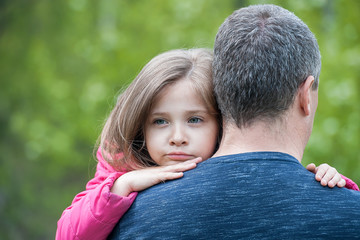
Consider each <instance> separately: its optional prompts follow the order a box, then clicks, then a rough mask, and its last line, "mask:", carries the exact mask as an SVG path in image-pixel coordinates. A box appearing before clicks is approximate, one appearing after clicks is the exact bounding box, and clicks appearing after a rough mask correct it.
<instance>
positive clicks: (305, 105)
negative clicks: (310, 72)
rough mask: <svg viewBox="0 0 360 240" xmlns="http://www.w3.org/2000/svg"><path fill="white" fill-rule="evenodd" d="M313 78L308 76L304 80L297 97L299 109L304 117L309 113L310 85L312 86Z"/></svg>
mask: <svg viewBox="0 0 360 240" xmlns="http://www.w3.org/2000/svg"><path fill="white" fill-rule="evenodd" d="M314 81H315V79H314V77H313V76H308V77H307V78H306V80H305V81H304V82H303V83H302V84H301V85H300V88H299V97H300V108H301V109H302V111H303V112H304V114H305V115H306V116H308V115H310V113H311V104H310V103H311V102H310V100H311V91H312V85H313V84H314Z"/></svg>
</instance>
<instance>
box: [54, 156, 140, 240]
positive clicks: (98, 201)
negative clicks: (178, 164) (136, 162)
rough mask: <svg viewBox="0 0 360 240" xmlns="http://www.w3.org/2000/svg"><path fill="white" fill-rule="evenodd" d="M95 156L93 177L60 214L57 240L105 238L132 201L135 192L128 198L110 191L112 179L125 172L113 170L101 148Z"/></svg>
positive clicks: (113, 180)
mask: <svg viewBox="0 0 360 240" xmlns="http://www.w3.org/2000/svg"><path fill="white" fill-rule="evenodd" d="M97 159H98V161H99V162H98V164H97V168H96V173H95V177H94V178H93V179H91V180H90V181H89V182H88V183H87V184H86V190H85V191H83V192H81V193H79V194H77V195H76V196H75V198H74V200H73V202H72V204H71V206H69V207H68V208H66V209H65V210H64V212H63V213H62V215H61V218H60V219H59V221H58V223H57V231H56V240H60V239H61V240H68V239H106V238H107V236H108V235H109V234H110V233H111V231H112V229H113V228H114V226H115V225H116V223H117V222H118V221H119V219H120V218H121V217H122V216H123V215H124V214H125V212H126V211H127V210H128V209H129V207H130V206H131V204H132V203H133V201H134V200H135V197H136V195H137V193H135V192H134V193H131V194H130V195H129V196H128V197H121V196H119V195H116V194H114V193H111V192H110V189H111V187H112V186H113V184H114V182H115V180H116V179H117V178H118V177H120V176H121V175H122V174H124V172H116V171H115V170H114V169H113V168H112V167H111V166H110V165H109V164H108V163H107V162H106V161H105V160H104V159H103V157H102V155H101V151H100V150H98V152H97Z"/></svg>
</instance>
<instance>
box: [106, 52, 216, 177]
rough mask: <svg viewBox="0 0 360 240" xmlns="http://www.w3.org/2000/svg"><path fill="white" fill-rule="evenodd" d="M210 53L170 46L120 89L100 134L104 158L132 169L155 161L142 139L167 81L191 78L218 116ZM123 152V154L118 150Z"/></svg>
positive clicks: (199, 92)
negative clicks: (157, 99)
mask: <svg viewBox="0 0 360 240" xmlns="http://www.w3.org/2000/svg"><path fill="white" fill-rule="evenodd" d="M212 61H213V54H212V52H211V51H210V50H208V49H188V50H183V49H179V50H171V51H167V52H164V53H162V54H159V55H157V56H156V57H154V58H153V59H152V60H151V61H150V62H148V63H147V64H146V65H145V66H144V68H143V69H142V70H141V71H140V73H139V74H138V75H137V77H136V78H135V79H134V81H133V82H132V83H131V84H130V85H129V86H128V87H127V89H126V90H125V91H124V92H123V93H121V94H120V95H119V97H118V100H117V103H116V105H115V107H114V109H113V110H112V112H111V113H110V116H109V117H108V119H107V121H106V123H105V125H104V128H103V130H102V133H101V136H100V148H101V151H102V155H103V157H104V159H105V160H106V161H107V162H108V163H109V164H110V165H111V166H113V167H114V169H116V170H128V171H129V170H133V169H139V168H144V167H149V166H154V165H156V163H155V162H154V161H153V160H152V159H151V158H150V155H149V153H148V151H147V149H146V144H145V140H144V125H145V122H146V120H147V117H148V115H149V113H150V109H151V107H152V103H153V100H154V98H155V97H156V96H157V94H159V92H160V91H161V90H162V89H163V88H164V87H165V86H167V85H169V84H172V83H174V82H176V81H177V80H180V79H184V78H185V79H187V80H190V81H191V83H192V87H193V88H194V90H195V91H196V92H197V93H198V94H199V96H201V97H202V99H203V100H204V102H205V104H206V106H207V108H208V111H209V112H210V113H211V114H214V115H216V117H217V119H218V122H219V125H220V123H221V119H220V118H221V116H220V114H219V110H218V107H217V103H216V100H215V97H214V94H213V81H212ZM121 153H123V154H121Z"/></svg>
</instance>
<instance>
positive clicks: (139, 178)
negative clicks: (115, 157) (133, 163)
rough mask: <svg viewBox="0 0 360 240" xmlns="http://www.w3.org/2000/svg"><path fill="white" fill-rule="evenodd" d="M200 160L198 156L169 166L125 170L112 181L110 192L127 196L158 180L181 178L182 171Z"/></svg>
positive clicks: (152, 184) (158, 181) (156, 182)
mask: <svg viewBox="0 0 360 240" xmlns="http://www.w3.org/2000/svg"><path fill="white" fill-rule="evenodd" d="M201 161H202V159H201V157H198V158H194V159H191V160H187V161H185V162H181V163H178V164H174V165H170V166H158V167H148V168H144V169H139V170H134V171H130V172H127V173H125V174H124V175H122V176H120V177H119V178H118V179H117V180H116V181H115V182H114V185H113V187H112V188H111V192H112V193H115V194H118V195H120V196H128V195H129V194H130V193H131V192H139V191H142V190H145V189H147V188H149V187H151V186H154V185H156V184H158V183H160V182H165V181H166V180H173V179H177V178H181V177H182V176H183V175H184V173H183V172H185V171H188V170H191V169H193V168H195V167H196V165H197V164H198V163H200V162H201Z"/></svg>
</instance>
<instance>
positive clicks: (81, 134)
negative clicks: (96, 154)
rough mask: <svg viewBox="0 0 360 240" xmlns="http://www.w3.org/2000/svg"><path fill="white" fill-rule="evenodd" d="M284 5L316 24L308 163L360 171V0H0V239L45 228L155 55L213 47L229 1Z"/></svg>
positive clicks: (46, 233)
mask: <svg viewBox="0 0 360 240" xmlns="http://www.w3.org/2000/svg"><path fill="white" fill-rule="evenodd" d="M263 2H265V3H269V2H271V3H274V4H278V5H281V6H283V7H285V8H287V9H289V10H290V11H293V12H295V14H296V15H297V16H299V17H300V18H301V19H303V20H304V21H305V22H306V23H307V24H308V25H309V27H310V29H311V30H312V31H313V32H314V33H315V34H316V36H317V38H318V40H319V45H320V49H321V52H322V57H323V61H322V62H323V67H322V73H321V83H320V93H319V107H318V113H317V117H316V120H315V126H314V132H313V136H312V137H311V140H310V143H309V146H308V148H307V150H306V153H305V156H304V160H303V163H304V165H305V164H307V163H310V162H315V163H317V164H319V163H322V162H328V163H330V164H331V165H333V166H335V167H337V168H338V170H339V171H341V172H342V173H344V175H347V176H349V177H350V178H353V179H354V180H355V181H357V182H360V181H359V180H360V164H358V163H359V160H360V151H359V150H358V149H359V143H360V140H359V138H360V136H359V133H360V132H359V124H358V123H359V121H360V107H359V105H358V102H359V100H360V99H359V95H358V92H359V91H360V83H359V78H360V68H359V63H360V57H359V56H360V54H359V51H360V49H359V48H360V47H359V44H358V43H359V34H360V26H359V24H357V23H358V22H359V21H360V19H359V18H360V16H359V14H358V12H359V10H360V2H358V1H356V0H348V1H345V0H338V1H331V0H328V1H326V0H315V1H313V0H304V1H280V0H279V1H275V0H274V1H255V0H253V1H245V0H243V1H235V0H226V1H221V2H219V1H216V0H210V1H209V0H207V1H205V0H198V1H191V0H169V1H167V0H151V1H125V0H123V1H116V0H106V1H86V0H66V1H46V0H38V1H25V0H13V1H1V2H0V54H1V55H0V81H1V88H0V132H1V135H0V141H1V144H0V151H1V165H0V213H1V216H2V218H1V220H0V238H1V239H51V238H54V234H55V230H56V221H57V219H58V218H59V217H60V215H61V212H62V211H63V210H64V209H65V208H66V207H67V206H68V205H70V203H71V200H72V199H73V197H74V196H75V194H76V193H78V192H80V191H82V190H83V189H84V188H85V184H86V182H87V181H88V180H89V179H90V178H91V177H92V176H93V174H94V172H95V165H96V161H95V160H94V159H93V157H92V151H93V146H94V144H95V141H96V139H97V137H98V135H99V134H100V131H101V128H102V124H103V121H104V119H105V118H106V115H107V114H108V113H109V111H110V110H111V107H112V106H113V104H114V102H115V99H116V94H117V92H118V91H119V90H120V89H122V88H124V87H125V86H126V85H127V84H128V83H129V82H130V81H131V80H132V79H133V78H134V77H135V76H136V75H137V73H138V71H139V70H140V69H141V68H142V66H143V65H144V64H145V63H146V62H147V61H149V60H150V59H151V58H152V57H153V56H155V55H156V54H158V53H160V52H163V51H165V50H169V49H174V48H191V47H209V48H211V47H212V46H213V40H214V37H215V34H216V32H217V29H218V27H219V26H220V24H221V23H222V22H223V20H224V19H225V18H226V17H227V16H228V15H229V14H231V12H232V11H233V10H235V9H237V8H239V7H242V6H247V5H249V4H255V3H263Z"/></svg>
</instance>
